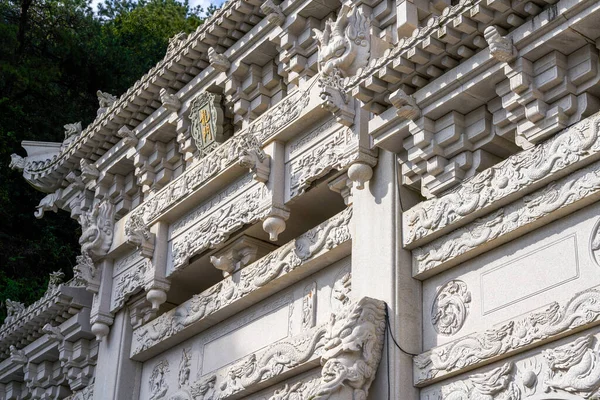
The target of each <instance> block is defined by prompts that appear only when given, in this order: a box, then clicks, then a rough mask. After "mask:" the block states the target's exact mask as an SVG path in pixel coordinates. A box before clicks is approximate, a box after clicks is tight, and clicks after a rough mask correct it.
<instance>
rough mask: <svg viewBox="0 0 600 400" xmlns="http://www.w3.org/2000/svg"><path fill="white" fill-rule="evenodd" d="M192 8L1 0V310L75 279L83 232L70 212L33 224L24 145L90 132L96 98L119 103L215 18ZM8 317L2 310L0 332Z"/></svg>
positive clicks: (159, 2)
mask: <svg viewBox="0 0 600 400" xmlns="http://www.w3.org/2000/svg"><path fill="white" fill-rule="evenodd" d="M215 9H216V6H214V5H211V6H209V7H208V8H207V9H204V8H202V7H200V6H196V7H192V6H190V4H189V3H188V1H187V0H185V2H183V3H182V2H178V1H176V0H148V1H146V0H141V1H138V2H134V1H130V0H121V1H119V0H105V2H104V3H100V4H98V5H97V10H93V9H92V7H91V1H90V0H21V1H15V0H0V165H1V166H2V168H0V301H1V302H2V304H4V301H5V300H6V299H7V298H8V299H11V300H16V301H20V302H23V303H25V304H26V305H29V304H31V303H32V302H34V301H36V300H37V299H39V298H40V297H41V296H42V295H43V294H44V292H45V290H46V287H47V283H48V274H49V273H51V272H53V271H57V270H62V271H63V272H64V273H65V275H66V279H70V278H71V277H72V276H73V266H74V262H75V257H76V255H77V254H78V253H79V245H78V243H77V241H78V238H79V235H80V234H81V229H80V227H79V224H78V223H77V222H76V221H75V220H72V219H71V218H70V216H69V213H67V212H64V211H59V212H58V213H57V214H54V213H46V215H45V217H44V218H43V219H36V218H35V217H34V216H33V212H34V210H35V206H37V204H38V203H39V201H40V200H41V199H42V197H43V196H44V195H43V194H42V193H40V192H38V191H36V190H35V189H33V188H31V187H30V186H29V185H28V184H27V182H26V181H25V180H24V179H23V177H22V176H21V173H19V172H18V171H13V170H11V169H9V168H8V164H9V163H10V155H11V154H12V153H17V154H20V155H21V156H24V155H25V153H24V151H23V149H22V147H21V141H23V140H38V141H49V142H61V141H62V140H63V139H64V129H63V125H65V124H66V123H71V122H76V121H82V124H83V126H84V127H85V126H87V125H88V124H89V123H90V122H92V121H93V119H94V117H95V115H96V110H97V108H98V100H97V97H96V94H95V93H96V90H98V89H100V90H102V91H105V92H109V93H112V94H115V95H121V94H122V93H124V92H125V91H126V90H127V89H128V88H129V87H130V86H131V85H132V84H134V83H135V81H137V80H138V79H139V78H140V77H141V76H142V75H143V74H144V73H146V72H147V71H148V70H149V69H150V68H151V67H152V66H154V65H155V64H156V63H157V62H158V61H159V60H160V59H162V58H163V56H164V54H165V51H166V49H167V45H168V38H169V37H172V36H173V35H175V34H176V33H179V32H182V31H184V32H191V31H193V30H195V29H196V28H197V27H198V25H200V24H201V23H202V22H203V19H204V18H205V17H206V16H208V15H210V14H212V13H213V12H214V11H215ZM5 316H6V309H5V307H4V306H2V307H0V323H1V322H2V321H3V320H4V318H5Z"/></svg>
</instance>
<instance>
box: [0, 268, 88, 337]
mask: <svg viewBox="0 0 600 400" xmlns="http://www.w3.org/2000/svg"><path fill="white" fill-rule="evenodd" d="M62 287H78V286H77V281H76V280H75V278H73V279H71V280H70V281H68V282H65V283H61V284H59V285H49V286H48V289H47V290H46V292H45V293H44V295H43V296H42V297H40V298H39V299H38V300H36V301H35V302H33V303H31V304H30V305H29V306H27V307H25V308H23V309H22V310H21V311H19V312H18V313H17V314H15V315H12V316H11V317H12V318H10V319H9V318H8V317H7V319H6V320H5V321H4V323H3V324H2V325H0V340H2V338H3V336H4V333H5V332H6V331H7V330H9V328H11V327H13V326H14V325H17V323H19V325H23V324H25V323H26V322H27V321H28V320H29V319H30V318H28V316H34V317H38V316H39V314H40V313H38V312H36V311H37V310H41V309H42V308H43V307H44V306H45V305H47V304H49V303H50V302H51V300H52V299H53V298H54V297H56V295H57V294H58V293H59V292H60V291H61V288H62ZM42 312H43V311H42Z"/></svg>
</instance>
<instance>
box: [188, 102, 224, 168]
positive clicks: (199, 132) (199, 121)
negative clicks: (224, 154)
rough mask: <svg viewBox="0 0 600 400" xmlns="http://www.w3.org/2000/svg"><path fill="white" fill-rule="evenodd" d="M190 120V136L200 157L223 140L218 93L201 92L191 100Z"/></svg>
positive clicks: (221, 111)
mask: <svg viewBox="0 0 600 400" xmlns="http://www.w3.org/2000/svg"><path fill="white" fill-rule="evenodd" d="M190 121H191V133H192V137H193V138H194V141H195V142H196V147H197V148H198V151H199V152H200V156H201V157H204V155H206V154H208V153H210V152H211V151H212V150H213V149H214V148H215V147H217V145H218V143H222V142H224V141H225V135H224V134H223V109H222V108H221V96H219V95H218V94H214V93H210V92H202V93H201V94H200V95H199V96H198V97H196V98H195V99H194V100H193V101H192V105H191V111H190Z"/></svg>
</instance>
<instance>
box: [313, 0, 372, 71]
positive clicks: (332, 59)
mask: <svg viewBox="0 0 600 400" xmlns="http://www.w3.org/2000/svg"><path fill="white" fill-rule="evenodd" d="M369 28H370V20H369V18H367V17H366V16H365V14H364V12H363V10H362V9H361V8H360V7H357V6H354V5H352V4H351V3H349V2H346V3H344V4H343V5H342V7H341V9H340V11H339V14H338V16H337V19H336V20H335V21H334V20H333V19H329V20H327V21H326V22H325V29H324V30H323V31H320V30H318V29H313V33H314V36H315V38H316V39H317V41H318V42H319V43H318V45H319V58H318V62H319V71H320V72H321V73H323V74H325V75H331V74H332V73H333V72H334V71H335V70H336V69H337V70H339V72H340V73H341V74H342V76H344V77H349V76H354V75H356V73H357V71H358V69H359V68H363V67H365V66H366V65H367V64H368V62H369V56H370V54H371V40H370V32H369Z"/></svg>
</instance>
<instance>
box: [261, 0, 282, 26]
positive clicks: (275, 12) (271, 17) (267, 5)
mask: <svg viewBox="0 0 600 400" xmlns="http://www.w3.org/2000/svg"><path fill="white" fill-rule="evenodd" d="M260 10H261V11H262V12H263V13H265V15H266V16H267V20H268V21H269V22H270V23H272V24H274V25H277V26H281V25H283V23H284V22H285V15H284V14H283V11H282V10H281V6H279V5H275V3H274V2H273V0H267V1H265V2H264V3H262V4H261V6H260Z"/></svg>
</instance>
